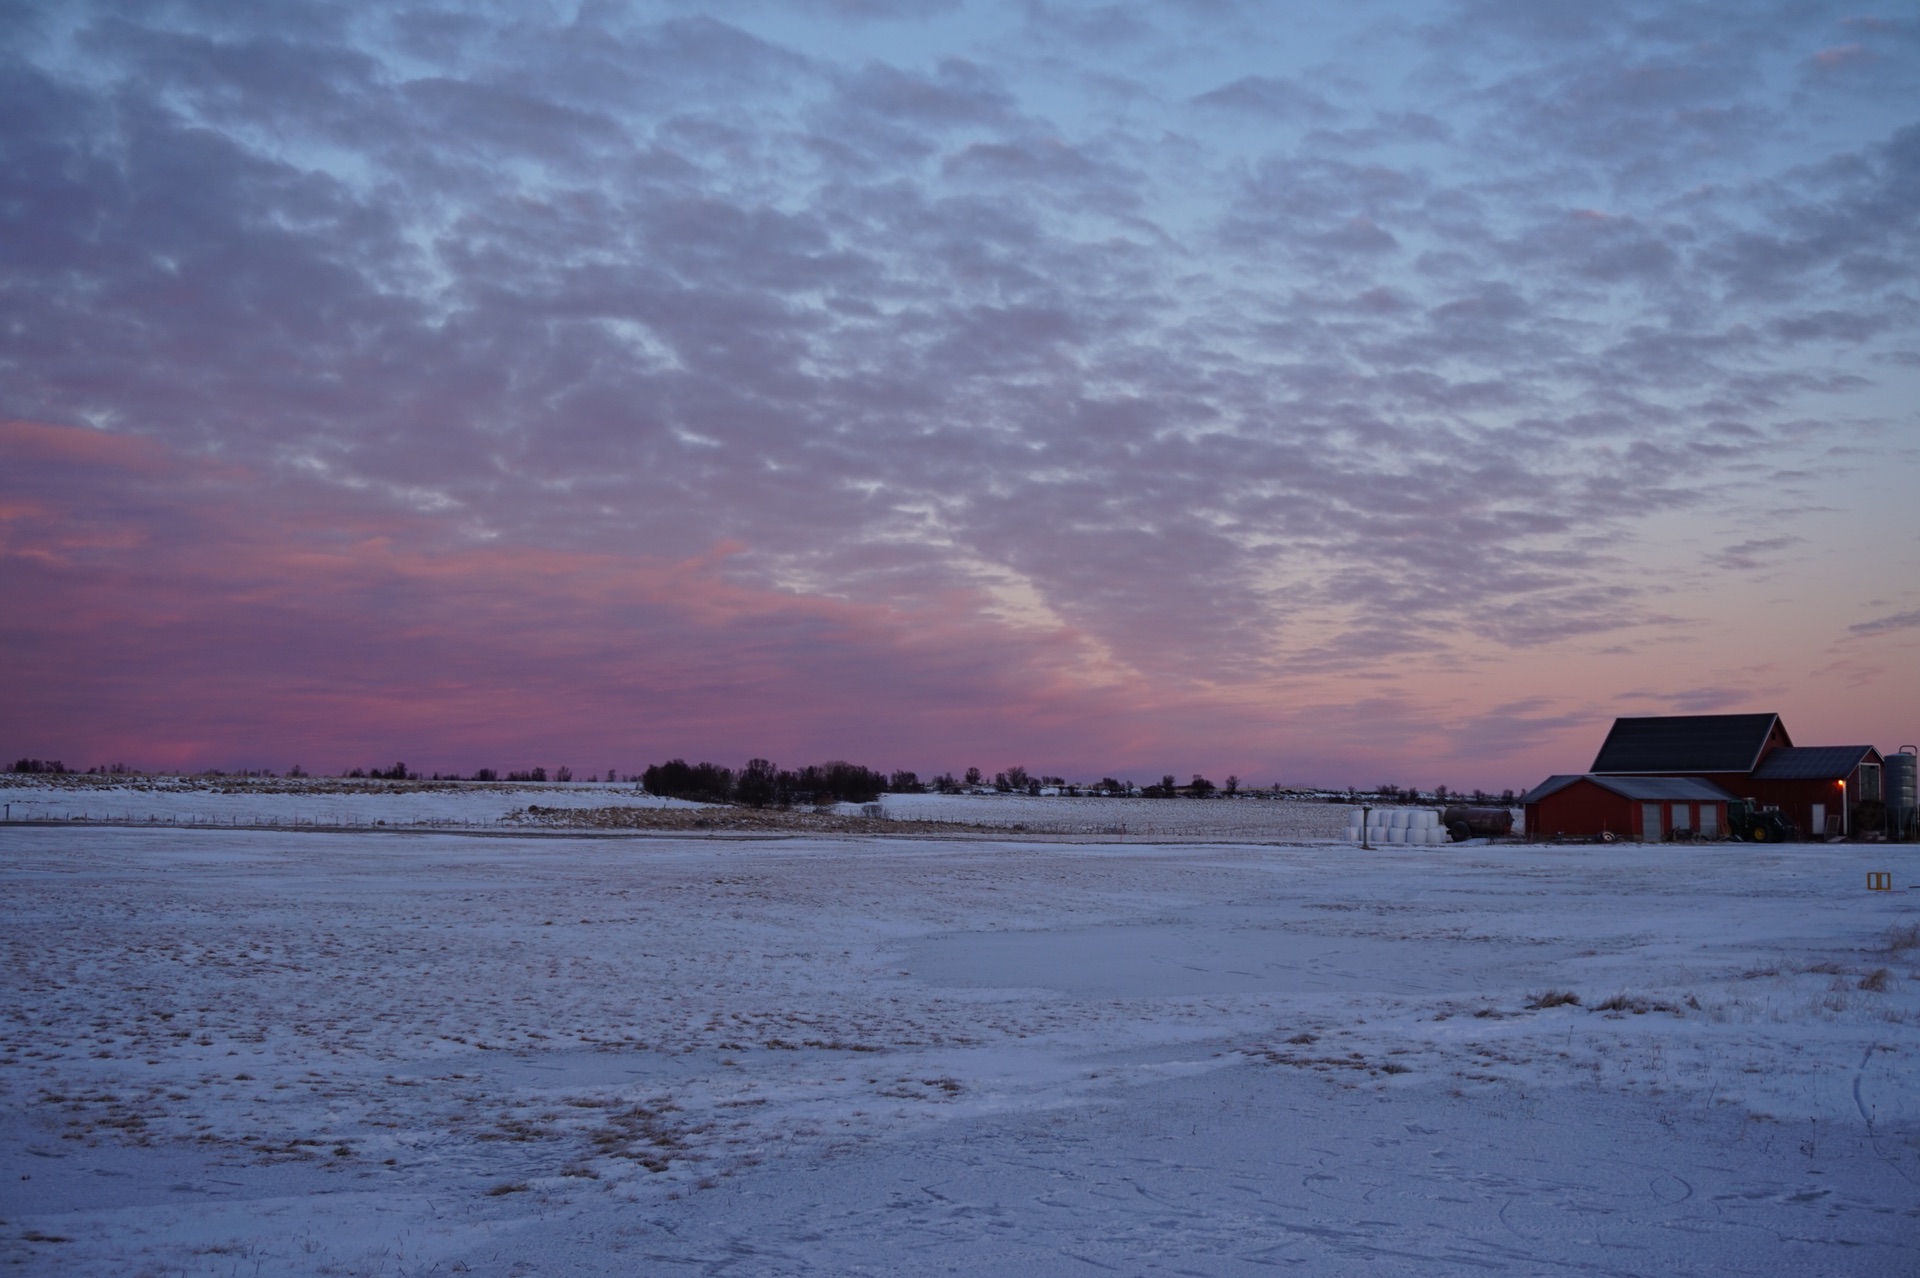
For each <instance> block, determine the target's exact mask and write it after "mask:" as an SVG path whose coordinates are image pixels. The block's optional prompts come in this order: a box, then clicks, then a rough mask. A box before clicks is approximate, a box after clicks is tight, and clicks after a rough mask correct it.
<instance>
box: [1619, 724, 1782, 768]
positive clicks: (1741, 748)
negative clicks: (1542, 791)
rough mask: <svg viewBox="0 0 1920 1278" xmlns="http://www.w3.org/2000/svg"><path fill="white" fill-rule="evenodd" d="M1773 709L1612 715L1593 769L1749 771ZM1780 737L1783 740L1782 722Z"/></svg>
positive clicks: (1768, 729)
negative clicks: (1766, 711) (1763, 711)
mask: <svg viewBox="0 0 1920 1278" xmlns="http://www.w3.org/2000/svg"><path fill="white" fill-rule="evenodd" d="M1779 722H1780V716H1779V715H1777V714H1672V715H1658V716H1654V717H1650V718H1644V719H1615V720H1614V721H1613V730H1612V731H1611V732H1609V733H1607V740H1606V743H1605V744H1603V745H1602V746H1601V747H1600V754H1599V755H1598V757H1596V758H1595V759H1594V761H1593V771H1594V772H1596V773H1616V774H1617V773H1622V772H1693V773H1699V772H1751V771H1753V769H1754V766H1755V765H1756V764H1758V763H1759V762H1760V755H1761V752H1762V751H1764V750H1765V749H1766V746H1767V738H1768V737H1769V736H1771V735H1772V733H1773V730H1774V726H1775V725H1776V724H1778V723H1779ZM1780 736H1781V738H1782V739H1783V740H1784V741H1785V743H1786V744H1787V745H1792V744H1793V741H1792V738H1790V737H1788V736H1787V730H1786V728H1785V726H1781V728H1780Z"/></svg>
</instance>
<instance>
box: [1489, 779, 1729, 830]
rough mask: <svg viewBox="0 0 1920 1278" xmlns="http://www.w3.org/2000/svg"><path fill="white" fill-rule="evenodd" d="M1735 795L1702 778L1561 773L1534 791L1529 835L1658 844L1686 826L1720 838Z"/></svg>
mask: <svg viewBox="0 0 1920 1278" xmlns="http://www.w3.org/2000/svg"><path fill="white" fill-rule="evenodd" d="M1732 799H1733V796H1732V795H1731V794H1728V793H1727V792H1726V791H1725V790H1723V789H1721V788H1720V787H1719V786H1717V785H1715V784H1713V783H1712V782H1711V781H1703V780H1701V779H1700V778H1698V777H1602V776H1592V775H1588V776H1579V775H1573V776H1557V777H1548V778H1547V779H1546V780H1545V781H1543V782H1541V783H1540V784H1539V785H1537V786H1535V787H1534V788H1533V789H1532V790H1529V791H1528V792H1527V793H1526V795H1525V796H1524V797H1522V798H1521V800H1520V802H1521V803H1522V804H1523V805H1524V806H1525V807H1526V810H1527V837H1528V838H1530V839H1540V838H1558V837H1561V836H1563V835H1565V836H1570V837H1574V838H1594V837H1596V836H1602V835H1609V834H1610V835H1613V836H1614V837H1615V838H1621V839H1638V840H1641V841H1643V842H1648V843H1658V842H1660V841H1661V840H1662V839H1668V838H1672V837H1673V834H1674V831H1676V830H1685V831H1687V832H1689V833H1691V834H1697V835H1699V836H1700V837H1701V838H1705V839H1714V838H1719V837H1720V836H1721V835H1722V834H1724V833H1726V829H1727V804H1728V803H1729V802H1731V801H1732Z"/></svg>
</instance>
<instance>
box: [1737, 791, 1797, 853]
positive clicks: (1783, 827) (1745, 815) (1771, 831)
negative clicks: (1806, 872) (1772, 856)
mask: <svg viewBox="0 0 1920 1278" xmlns="http://www.w3.org/2000/svg"><path fill="white" fill-rule="evenodd" d="M1727 833H1729V834H1731V835H1732V836H1733V837H1734V838H1736V839H1744V840H1745V841H1747V842H1748V843H1791V842H1793V841H1794V840H1795V839H1798V838H1799V837H1800V831H1798V830H1796V829H1794V827H1793V822H1791V821H1789V820H1787V819H1786V818H1785V817H1783V816H1781V815H1780V809H1779V808H1763V807H1761V806H1760V805H1759V804H1758V803H1755V802H1754V801H1753V800H1752V799H1735V800H1734V801H1733V802H1732V803H1729V804H1728V805H1727Z"/></svg>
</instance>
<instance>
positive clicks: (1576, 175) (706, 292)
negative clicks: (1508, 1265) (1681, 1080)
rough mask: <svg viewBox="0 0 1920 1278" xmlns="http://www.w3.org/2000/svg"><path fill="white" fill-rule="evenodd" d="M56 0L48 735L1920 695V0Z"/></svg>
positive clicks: (416, 759) (1332, 775)
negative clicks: (467, 0)
mask: <svg viewBox="0 0 1920 1278" xmlns="http://www.w3.org/2000/svg"><path fill="white" fill-rule="evenodd" d="M1869 3H1870V0H1869ZM0 14H4V16H0V49H3V50H5V53H4V54H0V305H3V306H4V316H0V592H3V593H0V599H4V600H5V601H6V602H5V605H4V607H0V751H3V752H5V753H7V754H8V757H9V758H11V757H15V756H17V755H21V754H33V755H40V756H48V757H52V756H59V757H61V758H63V759H65V760H66V761H67V762H68V763H70V764H82V765H84V764H90V763H105V762H109V761H113V760H121V759H124V760H125V761H126V762H129V763H132V764H134V765H136V766H146V767H161V766H168V767H175V766H222V767H238V766H251V767H273V768H284V767H286V766H287V765H289V764H292V763H295V762H299V763H302V764H304V765H305V766H306V767H307V768H309V769H310V770H316V771H318V770H325V771H336V770H339V769H342V768H344V767H347V766H349V765H355V764H358V765H362V766H364V765H366V764H369V763H375V762H381V761H391V760H393V759H395V758H404V759H405V760H406V761H408V762H409V763H410V764H412V765H413V766H415V767H420V768H427V769H460V770H469V769H472V768H475V767H479V766H494V767H499V768H508V767H517V766H528V765H531V764H533V763H544V764H546V765H547V766H550V767H551V766H555V765H558V764H560V763H568V764H571V765H572V766H573V767H574V768H575V769H576V770H579V771H583V772H584V771H586V770H588V769H593V770H597V771H604V770H605V769H607V768H610V767H611V768H618V769H620V770H622V771H628V770H637V769H638V768H640V767H642V766H644V765H645V764H646V763H648V762H650V761H657V760H658V759H661V758H664V757H667V756H668V755H672V754H679V755H686V756H687V757H690V758H694V757H702V758H713V759H716V760H717V761H720V762H725V763H735V764H737V763H738V762H740V761H741V760H743V759H744V758H746V757H747V756H749V755H751V754H760V755H767V756H770V757H773V758H774V759H775V760H776V761H778V762H780V763H782V764H797V763H801V762H806V761H809V760H814V759H819V758H824V757H829V756H845V757H850V758H853V759H856V760H858V761H861V762H864V763H868V764H870V765H872V766H877V767H886V768H894V767H908V768H914V769H916V770H918V771H920V772H921V773H923V774H929V773H931V772H934V771H938V770H944V769H948V768H952V769H956V770H958V769H962V768H965V767H966V766H968V765H969V764H977V765H979V766H982V767H985V768H986V769H988V770H989V771H992V770H995V769H996V768H1003V767H1005V766H1007V765H1008V764H1011V763H1016V762H1018V763H1022V764H1024V765H1026V766H1027V767H1029V768H1031V769H1033V770H1035V771H1036V772H1040V771H1045V772H1060V773H1064V774H1066V775H1069V776H1092V777H1097V776H1099V775H1100V774H1102V773H1114V774H1116V775H1122V776H1132V777H1133V778H1134V779H1136V780H1149V779H1153V778H1156V777H1157V776H1158V775H1159V774H1160V773H1162V772H1176V773H1180V774H1182V776H1183V777H1184V775H1185V774H1186V773H1189V772H1195V771H1205V772H1207V773H1208V774H1209V775H1212V776H1214V778H1215V779H1216V780H1219V779H1220V778H1221V776H1223V775H1224V774H1226V773H1230V772H1231V773H1237V774H1239V775H1240V776H1242V777H1243V778H1246V779H1247V780H1248V781H1249V782H1260V783H1265V782H1269V781H1273V780H1282V781H1287V782H1300V783H1308V782H1312V783H1339V784H1345V783H1349V782H1352V783H1361V784H1369V783H1373V782H1377V781H1395V782H1398V783H1402V784H1416V783H1417V784H1421V785H1433V784H1435V783H1440V782H1445V783H1448V784H1452V785H1456V786H1459V785H1468V786H1471V785H1488V786H1504V785H1515V786H1524V785H1527V784H1531V783H1532V782H1534V781H1536V780H1538V779H1539V777H1540V775H1542V774H1544V773H1546V772H1548V771H1555V770H1569V769H1578V768H1582V767H1584V766H1586V764H1587V763H1588V762H1589V761H1590V758H1591V756H1592V753H1593V751H1594V750H1595V749H1596V748H1597V745H1598V742H1599V739H1600V737H1601V735H1602V734H1603V733H1604V731H1605V728H1606V726H1607V724H1608V722H1609V721H1610V719H1611V718H1612V716H1613V715H1615V714H1622V713H1625V714H1648V713H1663V712H1703V711H1722V710H1725V711H1749V710H1778V711H1779V712H1781V713H1782V714H1783V715H1784V716H1785V717H1786V721H1787V724H1788V727H1789V729H1790V731H1792V733H1793V734H1794V736H1795V738H1796V740H1798V741H1800V742H1802V743H1806V744H1820V743H1841V742H1848V743H1851V742H1856V741H1859V742H1871V743H1873V744H1877V745H1879V746H1880V747H1881V748H1883V749H1891V748H1893V747H1894V746H1896V745H1898V744H1900V743H1901V742H1904V741H1911V740H1913V739H1915V738H1916V737H1920V513H1916V512H1920V494H1917V493H1916V488H1917V487H1920V484H1917V482H1916V481H1920V408H1917V407H1916V406H1917V405H1920V394H1917V393H1916V392H1920V341H1917V340H1916V335H1917V334H1920V90H1916V85H1920V18H1917V17H1916V16H1915V14H1914V11H1913V10H1912V9H1911V8H1910V7H1909V6H1907V5H1904V4H1901V5H1883V6H1881V7H1879V8H1873V7H1866V8H1862V7H1858V6H1857V5H1854V4H1851V3H1849V4H1843V5H1838V6H1834V5H1828V4H1824V3H1820V2H1819V0H1782V2H1780V3H1766V2H1756V0H1716V2H1712V3H1697V4H1687V3H1674V2H1672V0H1657V2H1654V3H1645V4H1637V3H1612V2H1609V0H1585V2H1583V3H1581V4H1577V5H1575V4H1565V5H1561V4H1541V3H1538V2H1537V0H1460V2H1458V3H1388V2H1375V0H1348V3H1344V4H1341V5H1338V6H1330V5H1319V4H1315V5H1307V4H1282V3H1252V2H1247V3H1241V2H1239V0H1158V2H1156V3H1140V4H1131V3H1115V4H1096V5H1082V4H1068V3H1056V2H1055V0H1027V2H1025V3H1010V2H1000V3H987V2H982V0H786V2H785V3H782V2H779V0H761V2H756V0H737V2H726V0H710V2H707V3H691V2H689V3H655V4H647V3H634V4H623V3H611V2H605V3H603V2H598V0H587V2H584V3H573V2H571V0H555V2H554V3H549V4H544V5H542V4H527V3H503V4H499V5H491V6H490V5H486V4H457V5H446V6H433V5H406V4H393V3H380V4H372V3H366V4H355V3H292V2H289V3H275V4H271V5H234V4H230V3H211V2H207V3H198V2H188V3H176V4H166V3H125V4H113V3H99V4H88V3H76V4H65V5H63V4H31V3H30V4H27V5H24V6H20V5H14V6H9V7H7V8H6V9H4V10H0Z"/></svg>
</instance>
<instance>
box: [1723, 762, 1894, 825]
mask: <svg viewBox="0 0 1920 1278" xmlns="http://www.w3.org/2000/svg"><path fill="white" fill-rule="evenodd" d="M1883 762H1884V761H1883V760H1882V759H1881V758H1880V752H1879V751H1878V750H1876V749H1874V748H1873V747H1872V746H1861V745H1852V746H1787V747H1785V748H1784V749H1780V750H1774V751H1771V752H1769V753H1768V755H1767V757H1766V758H1764V759H1762V760H1761V761H1760V766H1759V767H1757V768H1755V769H1754V770H1753V773H1752V775H1750V776H1749V777H1748V778H1747V784H1746V789H1745V790H1744V791H1743V792H1742V794H1741V797H1742V798H1753V799H1757V800H1759V802H1760V803H1761V804H1762V805H1764V806H1768V807H1777V808H1779V809H1780V814H1781V815H1782V816H1784V817H1786V818H1787V820H1789V821H1791V822H1793V824H1794V828H1796V829H1798V830H1799V831H1800V832H1801V833H1802V834H1803V835H1805V836H1806V837H1807V838H1810V839H1824V838H1831V837H1833V836H1835V835H1840V836H1844V835H1848V834H1852V833H1853V832H1854V831H1853V810H1854V809H1855V808H1856V807H1858V806H1859V805H1860V804H1862V803H1877V802H1879V801H1880V800H1881V798H1882V795H1881V792H1880V781H1881V776H1880V770H1881V766H1882V764H1883Z"/></svg>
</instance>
